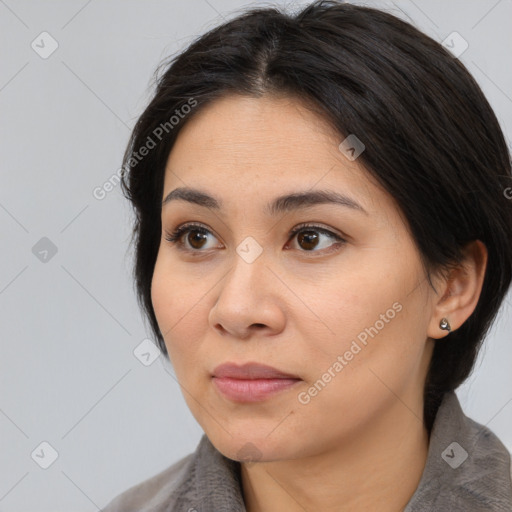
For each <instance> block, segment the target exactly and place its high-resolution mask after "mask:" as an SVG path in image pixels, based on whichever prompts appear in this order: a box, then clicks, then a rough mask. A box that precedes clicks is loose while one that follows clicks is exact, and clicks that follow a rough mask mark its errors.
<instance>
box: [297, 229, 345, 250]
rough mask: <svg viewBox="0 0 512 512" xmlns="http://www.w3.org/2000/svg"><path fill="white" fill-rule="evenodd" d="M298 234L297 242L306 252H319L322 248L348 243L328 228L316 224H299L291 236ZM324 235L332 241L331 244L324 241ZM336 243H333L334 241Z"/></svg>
mask: <svg viewBox="0 0 512 512" xmlns="http://www.w3.org/2000/svg"><path fill="white" fill-rule="evenodd" d="M296 235H298V236H297V244H299V246H300V247H301V248H302V249H305V250H306V252H319V251H320V250H322V249H325V248H329V247H333V246H339V245H342V244H344V243H346V240H345V239H344V238H342V237H341V236H339V235H338V234H336V233H333V232H332V231H329V230H328V229H326V228H322V227H320V226H315V225H308V224H306V225H304V224H303V225H301V226H297V227H296V228H295V229H293V230H292V231H291V232H290V238H293V237H295V236H296ZM322 237H323V238H324V240H325V239H328V240H330V241H331V243H330V244H327V245H326V244H325V243H322ZM333 240H334V242H336V243H332V241H333Z"/></svg>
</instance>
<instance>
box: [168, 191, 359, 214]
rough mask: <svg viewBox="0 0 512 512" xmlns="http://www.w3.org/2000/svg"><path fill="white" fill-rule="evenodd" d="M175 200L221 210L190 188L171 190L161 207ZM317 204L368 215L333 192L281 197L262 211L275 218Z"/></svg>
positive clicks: (214, 201) (219, 205)
mask: <svg viewBox="0 0 512 512" xmlns="http://www.w3.org/2000/svg"><path fill="white" fill-rule="evenodd" d="M176 200H182V201H187V202H189V203H192V204H196V205H199V206H203V207H205V208H211V209H213V210H217V211H218V210H221V208H222V201H221V200H219V199H216V198H215V197H212V196H211V195H209V194H207V193H205V192H203V191H201V190H198V189H195V188H190V187H179V188H176V189H174V190H172V191H171V192H169V194H167V196H166V197H165V199H164V200H163V201H162V205H161V206H162V207H164V206H165V205H166V204H169V203H170V202H171V201H176ZM317 204H336V205H340V206H345V207H347V208H351V209H353V210H355V211H360V212H362V213H364V214H366V215H368V212H367V211H366V210H365V209H364V208H363V207H362V206H361V205H360V204H359V203H357V202H356V201H355V200H354V199H351V198H350V197H348V196H346V195H344V194H340V193H338V192H334V191H333V190H314V191H304V192H302V191H301V192H293V193H291V194H286V195H282V196H279V197H276V198H275V199H274V200H273V201H272V202H270V203H268V204H267V205H266V207H265V210H264V211H265V213H267V214H269V215H271V216H276V215H278V214H280V213H287V212H290V211H293V210H298V209H300V208H307V207H310V206H314V205H317Z"/></svg>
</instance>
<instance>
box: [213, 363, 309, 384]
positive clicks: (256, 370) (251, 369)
mask: <svg viewBox="0 0 512 512" xmlns="http://www.w3.org/2000/svg"><path fill="white" fill-rule="evenodd" d="M212 375H213V377H218V378H221V377H229V378H231V379H243V380H253V379H299V377H298V376H297V375H292V374H291V373H286V372H282V371H280V370H278V369H276V368H273V367H272V366H267V365H266V364H260V363H245V364H242V365H237V364H235V363H223V364H220V365H219V366H217V367H216V368H215V369H214V370H213V373H212Z"/></svg>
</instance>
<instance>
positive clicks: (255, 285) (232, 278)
mask: <svg viewBox="0 0 512 512" xmlns="http://www.w3.org/2000/svg"><path fill="white" fill-rule="evenodd" d="M233 260H234V261H233V265H232V267H231V269H230V270H229V271H228V273H227V274H226V275H225V276H224V278H223V279H221V281H220V283H219V286H218V287H217V288H216V293H217V300H216V302H215V304H214V305H213V307H212V309H211V310H210V313H209V319H208V321H209V324H210V325H211V326H212V328H213V329H215V330H216V331H218V333H219V334H221V335H222V336H232V337H234V338H237V339H244V340H245V339H247V338H250V337H251V336H253V335H254V334H256V333H259V335H260V336H262V335H264V336H271V335H275V334H278V333H279V332H281V331H282V330H283V329H284V325H285V321H286V317H285V307H284V304H285V303H284V297H283V296H284V294H285V292H286V287H285V286H284V285H283V284H282V283H281V282H280V281H279V280H278V279H276V277H275V273H276V272H277V270H276V269H275V268H272V270H271V268H270V266H269V264H268V261H267V259H266V258H265V257H264V253H263V254H261V255H260V256H259V257H258V258H257V259H256V260H255V261H253V262H251V263H249V262H247V261H245V260H244V259H243V258H242V257H240V256H239V255H238V253H237V254H235V255H234V257H233Z"/></svg>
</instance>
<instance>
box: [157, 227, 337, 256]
mask: <svg viewBox="0 0 512 512" xmlns="http://www.w3.org/2000/svg"><path fill="white" fill-rule="evenodd" d="M307 229H309V230H310V231H318V232H320V233H323V234H324V235H327V236H328V237H329V238H332V239H334V240H335V241H336V242H337V243H335V244H333V245H332V246H330V247H329V248H328V249H324V250H320V251H314V250H312V251H301V252H305V253H308V252H311V253H314V252H320V253H323V254H326V253H329V252H331V251H333V250H335V248H336V247H337V246H339V245H343V244H345V243H346V240H345V239H344V238H342V237H341V236H339V235H338V234H336V233H333V232H332V231H330V230H328V229H326V228H323V227H321V226H318V225H316V224H308V223H303V224H299V225H298V226H296V227H295V228H293V229H292V230H291V231H290V232H289V233H288V237H289V238H290V239H291V238H293V237H295V235H297V234H298V233H300V232H301V231H306V230H307ZM190 231H197V232H198V233H201V234H203V235H207V234H209V233H211V231H210V230H209V229H206V228H205V227H204V226H202V225H201V224H196V223H188V224H184V225H182V226H179V227H177V228H176V229H175V230H174V231H172V232H171V233H166V235H165V240H167V241H168V242H169V243H172V244H174V243H176V245H177V246H178V248H179V249H180V250H181V251H185V252H190V253H195V255H199V254H200V253H205V252H207V251H202V250H200V249H188V248H184V245H185V244H184V243H183V242H182V241H181V240H180V239H181V238H182V236H183V235H184V234H187V233H189V232H190Z"/></svg>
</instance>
